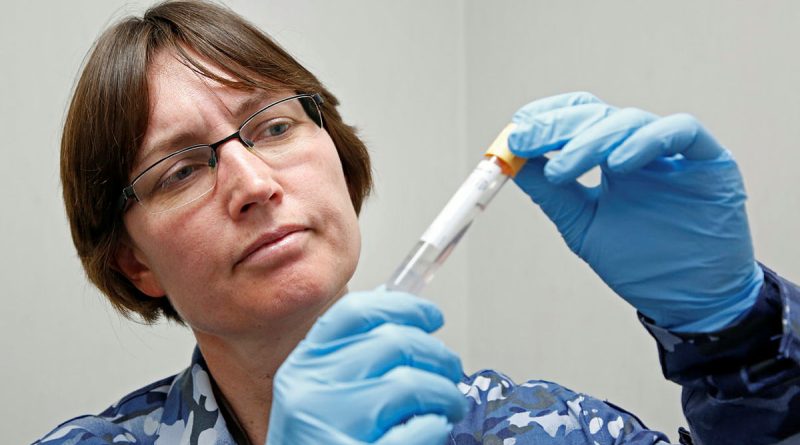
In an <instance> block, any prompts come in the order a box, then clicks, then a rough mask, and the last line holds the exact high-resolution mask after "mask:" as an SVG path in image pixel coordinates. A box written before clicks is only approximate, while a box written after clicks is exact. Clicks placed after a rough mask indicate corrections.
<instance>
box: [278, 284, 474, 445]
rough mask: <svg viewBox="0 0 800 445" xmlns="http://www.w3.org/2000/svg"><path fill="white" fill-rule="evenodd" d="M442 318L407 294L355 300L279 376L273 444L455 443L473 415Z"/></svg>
mask: <svg viewBox="0 0 800 445" xmlns="http://www.w3.org/2000/svg"><path fill="white" fill-rule="evenodd" d="M442 323H443V318H442V314H441V312H439V310H438V309H437V308H436V306H434V305H433V303H430V302H427V301H425V300H422V299H420V298H417V297H414V296H412V295H409V294H404V293H400V292H387V291H373V292H361V293H351V294H348V295H345V296H344V297H343V298H342V299H341V300H339V301H338V302H337V303H336V304H334V305H333V306H332V307H331V308H330V309H329V310H328V311H327V312H326V313H325V314H324V315H323V316H322V317H320V318H319V320H317V322H316V323H315V324H314V326H313V327H312V329H311V330H310V331H309V333H308V335H307V336H306V339H305V340H303V341H302V342H301V343H300V344H299V345H298V346H297V348H296V349H295V350H294V351H292V353H291V354H290V355H289V357H288V359H287V360H286V361H285V362H284V363H283V365H282V366H281V367H280V369H279V370H278V372H277V374H276V376H275V381H274V389H273V402H272V411H271V414H270V422H269V433H268V435H267V442H266V443H267V445H319V444H326V445H345V444H346V445H356V444H363V443H375V444H380V445H395V444H397V445H400V444H411V445H414V444H419V445H423V444H424V445H428V444H441V443H445V440H446V439H447V437H448V435H449V433H450V430H451V429H452V424H453V423H454V422H457V421H458V420H460V419H461V418H462V417H463V416H464V413H465V409H466V406H467V404H466V398H465V397H464V395H463V394H462V393H461V392H459V391H458V389H457V387H456V383H457V382H458V381H459V380H460V379H461V376H462V371H461V361H460V359H459V358H458V356H456V355H455V354H454V353H453V352H451V351H450V350H449V349H447V347H445V346H444V344H443V343H442V342H441V341H440V340H438V339H436V338H434V337H432V336H431V335H429V333H430V332H433V331H435V330H437V329H439V327H441V326H442Z"/></svg>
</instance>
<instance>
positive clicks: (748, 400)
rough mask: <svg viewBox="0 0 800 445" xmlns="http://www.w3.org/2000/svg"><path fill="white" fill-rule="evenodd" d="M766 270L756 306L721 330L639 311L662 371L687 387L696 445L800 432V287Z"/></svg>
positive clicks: (770, 439) (771, 439)
mask: <svg viewBox="0 0 800 445" xmlns="http://www.w3.org/2000/svg"><path fill="white" fill-rule="evenodd" d="M762 268H763V269H764V286H763V287H762V289H761V292H760V294H759V296H758V299H757V301H756V303H755V305H754V306H753V307H752V308H751V309H750V310H749V311H748V312H747V313H746V314H745V315H744V316H742V317H741V318H740V319H739V320H737V321H736V322H735V323H734V324H733V325H731V326H729V327H727V328H726V329H724V330H722V331H719V332H715V333H709V334H677V333H674V332H670V331H668V330H666V329H663V328H660V327H658V326H656V325H655V324H653V322H652V321H651V320H648V319H647V318H646V317H644V316H643V315H641V314H640V315H639V317H640V320H641V322H642V323H643V324H644V325H645V327H646V328H647V330H648V331H649V332H650V334H651V335H652V336H653V337H654V338H655V339H656V341H657V343H658V349H659V357H660V360H661V367H662V371H663V373H664V376H665V377H666V378H667V379H669V380H672V381H673V382H675V383H678V384H679V385H681V386H683V396H682V402H683V411H684V414H685V415H686V419H687V420H688V422H689V428H690V430H691V433H692V436H693V437H694V443H695V444H696V445H698V444H703V445H729V444H730V445H733V444H741V443H748V444H753V445H760V444H774V443H776V442H778V441H781V440H786V439H787V438H789V437H790V436H793V435H797V434H799V433H800V288H798V287H797V285H795V284H793V283H791V282H789V281H788V280H785V279H783V278H781V277H779V276H778V275H777V274H776V273H775V272H773V271H771V270H769V269H768V268H766V267H764V266H762ZM796 438H798V439H800V436H797V437H796Z"/></svg>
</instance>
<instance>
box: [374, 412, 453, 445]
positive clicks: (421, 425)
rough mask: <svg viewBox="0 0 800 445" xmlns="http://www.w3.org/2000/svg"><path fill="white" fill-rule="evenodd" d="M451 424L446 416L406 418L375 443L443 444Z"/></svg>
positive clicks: (404, 444) (381, 444)
mask: <svg viewBox="0 0 800 445" xmlns="http://www.w3.org/2000/svg"><path fill="white" fill-rule="evenodd" d="M452 430H453V425H452V424H451V423H448V422H447V418H446V417H444V416H439V415H436V414H427V415H424V416H416V417H412V418H411V419H408V421H407V422H406V423H403V424H400V425H397V426H395V427H394V428H392V429H390V430H389V431H388V432H387V433H386V434H384V435H383V437H381V438H380V440H378V441H377V442H375V444H376V445H430V444H443V443H445V441H446V440H447V438H448V437H449V436H450V432H451V431H452Z"/></svg>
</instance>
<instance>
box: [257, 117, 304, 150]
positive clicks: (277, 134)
mask: <svg viewBox="0 0 800 445" xmlns="http://www.w3.org/2000/svg"><path fill="white" fill-rule="evenodd" d="M294 126H295V123H294V121H293V120H291V119H288V118H275V119H269V120H265V121H263V122H257V123H255V125H254V126H253V127H252V135H251V137H252V141H253V142H254V143H255V144H257V145H263V144H270V143H274V142H278V141H282V140H284V139H286V138H288V137H291V133H292V132H293V129H294Z"/></svg>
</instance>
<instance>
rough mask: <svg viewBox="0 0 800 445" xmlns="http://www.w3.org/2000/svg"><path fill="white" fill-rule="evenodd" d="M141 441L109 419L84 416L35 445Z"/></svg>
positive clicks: (61, 426)
mask: <svg viewBox="0 0 800 445" xmlns="http://www.w3.org/2000/svg"><path fill="white" fill-rule="evenodd" d="M135 443H140V442H139V441H137V440H136V437H134V435H133V434H131V432H130V431H127V430H126V429H124V428H122V427H121V426H119V425H116V424H114V423H112V422H110V421H108V420H107V419H103V418H100V417H97V416H83V417H78V418H75V419H72V420H70V421H68V422H65V423H63V424H61V425H59V426H58V427H57V428H56V429H54V430H53V431H51V432H50V433H49V434H47V435H46V436H44V437H43V438H41V439H40V440H37V441H36V442H34V443H33V445H67V444H69V445H72V444H80V445H107V444H109V445H110V444H114V445H126V444H135Z"/></svg>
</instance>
